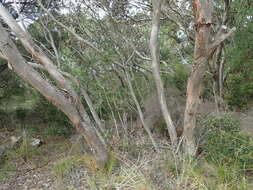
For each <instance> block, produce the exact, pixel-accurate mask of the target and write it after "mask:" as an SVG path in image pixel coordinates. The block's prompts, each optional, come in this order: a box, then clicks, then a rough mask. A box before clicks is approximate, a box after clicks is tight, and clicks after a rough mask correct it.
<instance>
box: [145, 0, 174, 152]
mask: <svg viewBox="0 0 253 190" xmlns="http://www.w3.org/2000/svg"><path fill="white" fill-rule="evenodd" d="M152 3H153V18H152V30H151V34H150V51H151V57H152V67H153V68H152V69H153V76H154V79H155V84H156V89H157V94H158V98H159V103H160V106H161V111H162V113H163V117H164V120H165V122H166V125H167V129H168V132H169V135H170V140H171V144H172V147H173V149H176V147H177V133H176V129H175V126H174V124H173V121H172V119H171V116H170V113H169V110H168V107H167V103H166V98H165V95H164V87H163V82H162V79H161V76H160V72H159V71H160V66H159V64H160V57H159V43H158V32H159V28H160V12H161V1H160V0H153V1H152Z"/></svg>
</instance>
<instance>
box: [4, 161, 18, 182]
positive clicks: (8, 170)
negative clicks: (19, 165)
mask: <svg viewBox="0 0 253 190" xmlns="http://www.w3.org/2000/svg"><path fill="white" fill-rule="evenodd" d="M16 171H17V170H16V168H14V167H13V166H12V165H10V164H9V163H7V162H1V163H0V182H1V181H4V180H6V179H8V178H9V177H10V175H11V174H12V173H14V172H16Z"/></svg>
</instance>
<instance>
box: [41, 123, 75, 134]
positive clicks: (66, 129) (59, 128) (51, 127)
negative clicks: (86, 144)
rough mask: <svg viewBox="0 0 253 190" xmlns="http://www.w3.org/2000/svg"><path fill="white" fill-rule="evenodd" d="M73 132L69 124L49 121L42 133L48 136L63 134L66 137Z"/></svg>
mask: <svg viewBox="0 0 253 190" xmlns="http://www.w3.org/2000/svg"><path fill="white" fill-rule="evenodd" d="M72 133H73V129H72V127H71V126H69V125H61V124H60V123H57V122H53V121H50V122H49V123H48V126H47V127H46V128H45V130H44V132H43V134H44V135H50V136H65V137H68V136H70V135H71V134H72Z"/></svg>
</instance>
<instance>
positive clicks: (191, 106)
mask: <svg viewBox="0 0 253 190" xmlns="http://www.w3.org/2000/svg"><path fill="white" fill-rule="evenodd" d="M212 11H213V7H212V1H211V0H194V2H193V13H194V17H195V49H194V62H193V68H192V72H191V75H190V77H189V79H188V83H187V99H186V108H185V114H184V132H183V136H184V138H185V142H184V148H185V150H184V151H185V153H186V154H189V155H192V156H194V155H195V154H196V151H197V145H196V140H195V136H194V132H195V127H196V116H197V110H198V104H199V96H200V90H201V83H202V80H203V77H204V75H205V72H206V70H207V66H208V61H209V60H210V59H211V58H212V56H213V54H214V53H215V51H216V49H217V48H218V47H219V46H220V44H221V43H222V42H224V41H225V40H226V39H227V38H228V37H230V36H231V35H232V34H233V33H234V32H235V30H236V29H235V28H232V29H229V28H228V27H226V26H224V25H222V26H221V27H220V29H219V31H218V32H217V34H216V35H215V36H214V40H212V41H211V25H212ZM227 30H228V31H227Z"/></svg>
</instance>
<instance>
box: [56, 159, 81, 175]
mask: <svg viewBox="0 0 253 190" xmlns="http://www.w3.org/2000/svg"><path fill="white" fill-rule="evenodd" d="M81 165H83V160H82V159H81V158H80V157H79V156H68V157H66V158H63V159H61V160H58V161H57V162H56V163H55V165H54V167H53V168H52V170H53V172H54V174H55V175H56V176H57V177H59V178H63V177H64V176H66V175H67V174H68V173H69V172H70V171H71V169H73V167H77V166H79V167H80V166H81Z"/></svg>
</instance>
